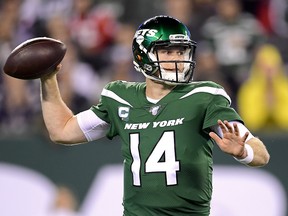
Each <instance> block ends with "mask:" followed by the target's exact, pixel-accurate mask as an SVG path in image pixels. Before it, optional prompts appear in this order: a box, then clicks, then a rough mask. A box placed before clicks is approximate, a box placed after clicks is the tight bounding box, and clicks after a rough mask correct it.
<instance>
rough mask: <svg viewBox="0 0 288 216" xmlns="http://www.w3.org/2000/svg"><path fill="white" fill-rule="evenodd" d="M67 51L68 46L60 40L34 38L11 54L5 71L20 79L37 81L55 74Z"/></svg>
mask: <svg viewBox="0 0 288 216" xmlns="http://www.w3.org/2000/svg"><path fill="white" fill-rule="evenodd" d="M66 50H67V48H66V45H65V44H64V43H62V42H61V41H59V40H56V39H53V38H48V37H37V38H32V39H29V40H27V41H24V42H23V43H21V44H20V45H18V46H17V47H16V48H15V49H14V50H13V51H12V52H11V53H10V55H9V56H8V58H7V60H6V62H5V64H4V67H3V71H4V72H5V73H6V74H7V75H9V76H12V77H14V78H18V79H23V80H30V79H37V78H40V77H42V76H45V75H47V74H49V73H51V72H53V71H54V70H55V68H56V67H57V65H59V64H60V63H61V61H62V60H63V58H64V56H65V54H66Z"/></svg>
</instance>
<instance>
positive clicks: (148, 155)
mask: <svg viewBox="0 0 288 216" xmlns="http://www.w3.org/2000/svg"><path fill="white" fill-rule="evenodd" d="M145 88H146V84H145V83H135V82H124V81H115V82H111V83H109V84H108V85H107V86H106V87H105V88H104V90H103V91H102V94H101V100H100V103H99V104H98V105H97V106H93V107H92V108H91V109H92V110H93V111H94V112H95V113H96V115H97V116H98V117H100V118H101V119H102V120H104V121H106V122H108V123H110V129H109V132H108V133H107V137H108V138H110V139H112V138H113V137H114V136H117V135H118V136H120V138H121V140H122V148H121V149H122V155H123V158H124V197H123V206H124V215H125V216H148V215H149V216H150V215H151V216H162V215H165V216H167V215H171V216H175V215H177V216H181V215H183V216H184V215H189V216H191V215H195V216H204V215H205V216H207V215H209V212H210V200H211V195H212V171H213V168H212V165H213V160H212V154H213V151H212V150H213V145H214V143H213V140H212V139H211V138H210V137H209V135H208V133H209V132H210V131H211V129H210V127H211V126H213V125H216V124H217V120H218V119H221V120H228V121H231V120H239V121H242V120H241V118H240V117H239V115H238V114H237V113H236V112H235V110H234V109H233V108H231V107H230V102H231V101H230V98H229V96H228V95H227V94H226V92H225V91H224V89H223V88H222V87H221V86H219V85H217V84H215V83H213V82H193V83H191V84H187V85H178V86H176V87H175V88H174V89H173V90H172V91H171V92H170V93H169V94H168V95H166V96H165V97H164V98H162V99H161V100H160V101H158V102H157V103H156V104H153V103H151V102H149V101H148V100H147V98H146V95H145Z"/></svg>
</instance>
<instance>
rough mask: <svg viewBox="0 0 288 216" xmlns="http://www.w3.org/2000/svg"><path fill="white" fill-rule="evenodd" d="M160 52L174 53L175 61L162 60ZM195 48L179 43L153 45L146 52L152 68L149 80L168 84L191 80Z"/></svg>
mask: <svg viewBox="0 0 288 216" xmlns="http://www.w3.org/2000/svg"><path fill="white" fill-rule="evenodd" d="M161 52H167V53H168V52H169V53H170V52H176V53H177V56H176V59H162V58H161ZM194 52H195V48H194V47H193V46H192V45H191V44H189V43H183V42H181V43H180V42H179V41H176V42H175V41H174V42H171V41H169V42H163V41H162V42H161V43H155V45H153V46H152V47H151V49H150V51H149V52H148V56H149V58H150V59H151V66H152V67H153V68H154V70H153V72H152V73H150V75H149V78H150V79H153V80H158V81H159V80H160V81H163V82H165V83H168V84H174V85H175V84H183V83H188V82H190V81H191V80H192V76H193V70H194V65H195V62H194V59H193V57H194Z"/></svg>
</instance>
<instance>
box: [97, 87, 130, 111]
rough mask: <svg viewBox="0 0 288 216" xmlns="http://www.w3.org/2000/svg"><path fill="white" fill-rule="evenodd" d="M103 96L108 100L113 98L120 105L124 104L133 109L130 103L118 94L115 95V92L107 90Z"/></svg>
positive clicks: (103, 92) (104, 90)
mask: <svg viewBox="0 0 288 216" xmlns="http://www.w3.org/2000/svg"><path fill="white" fill-rule="evenodd" d="M101 95H102V96H105V97H108V98H111V99H113V100H115V101H118V102H119V103H122V104H126V105H128V106H130V107H133V106H132V105H131V104H130V103H128V102H127V101H126V100H124V99H123V98H121V97H119V96H118V95H117V94H115V93H114V92H112V91H110V90H107V89H103V91H102V93H101Z"/></svg>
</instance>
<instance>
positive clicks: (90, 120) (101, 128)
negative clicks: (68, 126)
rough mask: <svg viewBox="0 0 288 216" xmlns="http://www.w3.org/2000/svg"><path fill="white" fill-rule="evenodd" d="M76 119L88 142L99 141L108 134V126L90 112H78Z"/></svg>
mask: <svg viewBox="0 0 288 216" xmlns="http://www.w3.org/2000/svg"><path fill="white" fill-rule="evenodd" d="M76 117H77V121H78V124H79V126H80V128H81V130H82V131H83V133H84V135H85V137H86V139H87V140H88V141H93V140H97V139H100V138H102V137H104V136H105V135H106V133H107V132H108V129H109V124H108V123H107V122H105V121H103V120H102V119H100V118H99V117H98V116H97V115H96V114H95V113H94V112H93V111H92V110H86V111H83V112H80V113H78V114H77V115H76Z"/></svg>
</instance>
